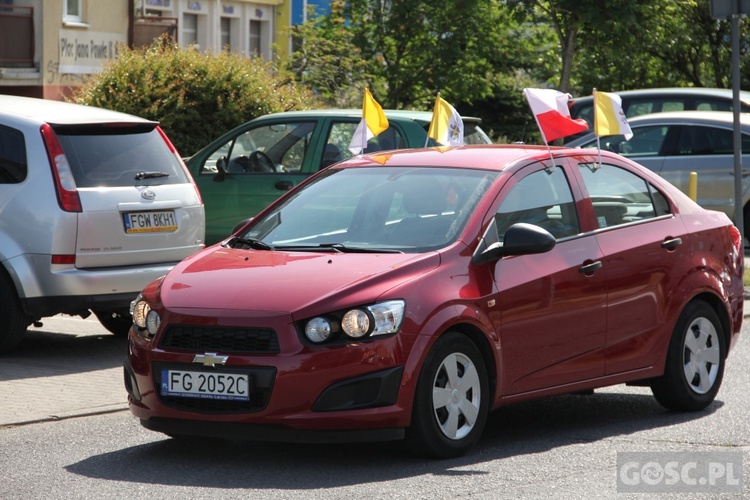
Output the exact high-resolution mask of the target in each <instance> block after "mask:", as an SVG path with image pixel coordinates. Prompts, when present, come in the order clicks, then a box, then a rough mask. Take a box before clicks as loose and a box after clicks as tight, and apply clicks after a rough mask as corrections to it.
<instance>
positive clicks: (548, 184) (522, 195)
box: [495, 168, 580, 239]
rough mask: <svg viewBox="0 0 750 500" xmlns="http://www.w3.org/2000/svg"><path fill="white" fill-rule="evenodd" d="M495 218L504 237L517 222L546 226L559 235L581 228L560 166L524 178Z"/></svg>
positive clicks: (566, 235) (571, 233) (565, 235)
mask: <svg viewBox="0 0 750 500" xmlns="http://www.w3.org/2000/svg"><path fill="white" fill-rule="evenodd" d="M495 221H496V223H497V228H498V234H499V235H500V238H501V239H502V237H503V235H504V234H505V231H507V230H508V228H509V227H510V226H512V225H513V224H516V223H518V222H525V223H528V224H534V225H536V226H539V227H541V228H543V229H546V230H547V231H549V232H550V233H551V234H552V235H553V236H554V237H555V238H557V239H560V238H565V237H568V236H572V235H575V234H578V233H579V232H580V227H579V224H578V214H577V212H576V208H575V203H574V201H573V194H572V193H571V190H570V185H569V184H568V180H567V178H566V177H565V173H564V172H563V170H562V169H561V168H556V169H554V170H552V171H549V170H539V171H537V172H534V173H533V174H531V175H527V176H526V177H524V178H523V179H521V180H520V181H519V182H518V184H516V185H515V186H513V188H512V189H511V190H510V192H509V193H508V194H507V196H506V197H505V199H504V200H503V202H502V204H501V205H500V208H499V209H498V211H497V214H496V215H495Z"/></svg>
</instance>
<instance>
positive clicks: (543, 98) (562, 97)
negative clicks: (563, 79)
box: [523, 89, 589, 143]
mask: <svg viewBox="0 0 750 500" xmlns="http://www.w3.org/2000/svg"><path fill="white" fill-rule="evenodd" d="M523 93H524V95H525V96H526V100H527V101H529V106H530V107H531V112H532V113H534V118H536V123H537V125H539V130H540V131H541V132H542V139H543V140H544V142H545V143H550V142H552V141H554V140H555V139H559V138H561V137H567V136H569V135H574V134H577V133H579V132H585V131H586V130H588V129H589V125H588V123H586V120H581V119H578V120H574V119H572V118H571V117H570V111H568V100H569V99H570V94H563V93H562V92H558V91H557V90H554V89H523Z"/></svg>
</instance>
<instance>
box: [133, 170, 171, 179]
mask: <svg viewBox="0 0 750 500" xmlns="http://www.w3.org/2000/svg"><path fill="white" fill-rule="evenodd" d="M157 177H169V174H167V173H165V172H138V173H137V174H135V180H137V181H142V180H143V179H156V178H157Z"/></svg>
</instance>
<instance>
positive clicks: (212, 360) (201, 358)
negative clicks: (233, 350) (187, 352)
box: [193, 352, 229, 368]
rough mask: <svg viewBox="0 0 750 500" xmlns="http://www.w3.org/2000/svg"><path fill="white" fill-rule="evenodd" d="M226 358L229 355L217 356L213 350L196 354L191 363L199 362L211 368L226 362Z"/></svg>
mask: <svg viewBox="0 0 750 500" xmlns="http://www.w3.org/2000/svg"><path fill="white" fill-rule="evenodd" d="M228 359H229V356H219V355H218V354H216V353H215V352H207V353H206V354H196V355H195V357H194V358H193V363H201V364H202V365H203V366H209V367H211V368H213V367H214V366H216V365H224V364H226V362H227V360H228Z"/></svg>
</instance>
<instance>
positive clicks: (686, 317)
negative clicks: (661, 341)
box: [651, 301, 727, 411]
mask: <svg viewBox="0 0 750 500" xmlns="http://www.w3.org/2000/svg"><path fill="white" fill-rule="evenodd" d="M726 353H727V351H726V343H725V336H724V329H723V328H722V325H721V322H720V321H719V317H718V316H717V314H716V311H714V310H713V309H712V308H711V307H710V306H709V305H708V304H707V303H705V302H702V301H696V302H691V303H690V304H688V306H687V307H686V308H685V310H684V311H683V312H682V314H681V315H680V317H679V319H678V320H677V325H676V326H675V329H674V332H673V333H672V340H671V341H670V344H669V351H668V352H667V363H666V366H665V368H664V375H663V376H661V377H659V378H657V379H654V380H653V381H652V382H651V391H652V392H653V393H654V397H656V400H657V401H658V402H659V403H660V404H661V405H662V406H664V407H666V408H668V409H670V410H675V411H697V410H702V409H704V408H705V407H706V406H708V405H709V404H711V402H712V401H713V400H714V398H715V397H716V394H717V393H718V392H719V387H720V386H721V381H722V378H723V376H724V363H725V360H726Z"/></svg>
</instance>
